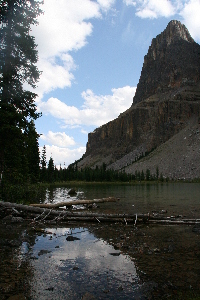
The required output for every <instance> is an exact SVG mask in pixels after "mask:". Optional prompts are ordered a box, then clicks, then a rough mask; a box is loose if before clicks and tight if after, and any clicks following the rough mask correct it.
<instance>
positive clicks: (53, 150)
mask: <svg viewBox="0 0 200 300" xmlns="http://www.w3.org/2000/svg"><path fill="white" fill-rule="evenodd" d="M85 151H86V147H79V148H76V149H69V148H60V147H58V146H54V145H53V146H49V145H46V157H47V163H48V160H49V158H50V157H52V158H53V160H54V165H56V166H57V168H59V166H60V164H61V166H62V168H63V167H64V163H65V166H66V167H67V166H68V165H69V164H71V163H72V162H74V161H75V160H78V159H80V157H82V155H83V154H84V153H85ZM41 152H42V147H40V153H41Z"/></svg>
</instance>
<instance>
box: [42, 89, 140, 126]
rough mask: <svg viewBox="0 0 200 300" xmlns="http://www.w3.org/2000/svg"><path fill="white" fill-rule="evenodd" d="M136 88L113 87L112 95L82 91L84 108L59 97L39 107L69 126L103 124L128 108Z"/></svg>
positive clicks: (44, 112)
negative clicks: (66, 102) (68, 103)
mask: <svg viewBox="0 0 200 300" xmlns="http://www.w3.org/2000/svg"><path fill="white" fill-rule="evenodd" d="M135 91H136V88H135V87H130V86H125V87H123V88H118V89H112V95H105V96H104V95H95V94H94V93H93V91H92V90H89V89H88V90H87V91H85V92H83V93H82V97H83V99H84V104H83V106H82V109H78V108H76V107H75V106H68V105H67V104H65V103H64V102H62V101H60V100H59V99H57V98H50V99H49V100H48V101H47V102H43V103H41V104H40V106H39V109H40V110H41V111H42V112H43V114H51V115H52V116H53V117H55V118H57V119H60V120H62V122H63V123H64V124H65V125H67V126H69V125H70V126H74V125H75V126H76V125H87V126H89V125H93V126H101V125H103V124H105V123H107V122H108V121H111V120H113V119H115V118H116V117H118V115H119V114H120V113H121V112H123V111H125V110H126V109H128V108H129V107H130V106H131V104H132V102H133V96H134V95H135Z"/></svg>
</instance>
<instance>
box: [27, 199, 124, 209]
mask: <svg viewBox="0 0 200 300" xmlns="http://www.w3.org/2000/svg"><path fill="white" fill-rule="evenodd" d="M117 200H119V199H118V198H115V197H109V198H102V199H94V200H84V199H83V200H74V201H67V202H58V203H55V204H30V206H34V207H41V208H58V207H63V206H66V207H70V206H72V205H80V204H92V203H103V202H116V201H117Z"/></svg>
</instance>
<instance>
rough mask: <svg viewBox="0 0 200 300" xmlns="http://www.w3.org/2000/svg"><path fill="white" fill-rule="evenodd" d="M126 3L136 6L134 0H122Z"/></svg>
mask: <svg viewBox="0 0 200 300" xmlns="http://www.w3.org/2000/svg"><path fill="white" fill-rule="evenodd" d="M123 2H124V3H125V4H126V5H132V6H136V1H134V0H123Z"/></svg>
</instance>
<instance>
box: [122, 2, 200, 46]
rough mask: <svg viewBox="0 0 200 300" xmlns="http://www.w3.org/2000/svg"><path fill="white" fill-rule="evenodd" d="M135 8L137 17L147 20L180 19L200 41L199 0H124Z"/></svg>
mask: <svg viewBox="0 0 200 300" xmlns="http://www.w3.org/2000/svg"><path fill="white" fill-rule="evenodd" d="M123 2H124V3H125V4H126V5H127V6H129V5H131V6H135V14H136V16H138V17H140V18H142V19H145V18H149V19H156V18H160V17H165V18H170V17H175V18H176V19H177V18H178V19H180V20H181V21H182V22H183V23H184V24H185V25H186V27H187V28H188V30H189V31H190V33H191V35H192V37H193V38H194V39H195V40H197V41H200V17H199V16H200V1H199V0H159V1H158V0H135V1H134V0H123Z"/></svg>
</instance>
